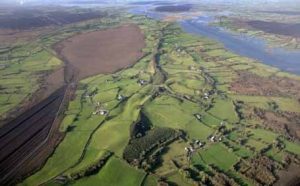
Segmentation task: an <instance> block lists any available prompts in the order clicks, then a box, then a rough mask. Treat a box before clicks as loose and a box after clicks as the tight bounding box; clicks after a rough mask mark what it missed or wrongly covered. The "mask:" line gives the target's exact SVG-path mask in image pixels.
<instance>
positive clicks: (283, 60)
mask: <svg viewBox="0 0 300 186" xmlns="http://www.w3.org/2000/svg"><path fill="white" fill-rule="evenodd" d="M150 7H151V6H147V7H145V6H144V7H143V8H141V7H139V8H134V9H131V10H130V12H131V13H134V14H139V15H141V14H142V15H147V16H148V17H151V18H154V19H162V18H163V17H164V16H165V15H166V13H163V14H162V13H158V12H155V11H151V10H149V9H150ZM213 20H214V17H213V16H203V15H202V16H200V17H194V18H192V19H188V20H182V21H179V24H180V26H181V28H182V29H183V30H184V31H185V32H188V33H192V34H196V35H201V36H205V37H208V38H211V39H214V40H216V41H218V42H221V43H223V45H224V46H225V48H226V49H228V50H230V51H232V52H234V53H236V54H239V55H241V56H246V57H249V58H252V59H256V60H257V61H260V62H262V63H264V64H267V65H270V66H273V67H276V68H278V69H280V70H282V71H286V72H290V73H292V74H297V75H300V51H299V50H298V51H291V50H288V49H285V48H270V47H269V46H268V44H267V42H266V41H265V40H264V39H262V38H257V37H253V36H251V37H250V36H247V35H244V34H235V33H232V32H228V31H226V30H224V29H222V28H220V27H218V26H212V25H211V24H210V23H211V22H212V21H213Z"/></svg>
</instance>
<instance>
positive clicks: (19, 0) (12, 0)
mask: <svg viewBox="0 0 300 186" xmlns="http://www.w3.org/2000/svg"><path fill="white" fill-rule="evenodd" d="M76 1H77V2H89V3H91V2H98V3H99V2H101V3H127V2H137V1H138V2H142V1H169V2H178V1H180V2H183V3H187V2H199V3H200V2H202V3H212V4H214V3H224V2H225V3H230V2H231V3H246V4H248V3H249V4H251V3H253V2H254V1H255V2H256V3H262V4H264V3H275V4H277V3H283V2H284V3H300V0H0V3H9V4H19V5H20V4H25V5H26V4H32V3H35V4H36V3H38V4H48V3H49V4H54V3H57V4H60V3H72V2H76Z"/></svg>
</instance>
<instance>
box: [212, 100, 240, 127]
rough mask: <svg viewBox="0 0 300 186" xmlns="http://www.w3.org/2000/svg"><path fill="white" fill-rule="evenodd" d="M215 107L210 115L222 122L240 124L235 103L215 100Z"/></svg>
mask: <svg viewBox="0 0 300 186" xmlns="http://www.w3.org/2000/svg"><path fill="white" fill-rule="evenodd" d="M214 102H215V103H214V105H213V107H212V108H211V109H210V110H209V113H211V114H212V115H214V116H216V117H218V118H219V119H221V120H226V121H228V122H230V123H236V122H238V120H239V118H238V116H237V114H236V112H235V108H234V105H233V102H232V101H231V100H227V99H216V100H214Z"/></svg>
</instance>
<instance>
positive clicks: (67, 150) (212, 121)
mask: <svg viewBox="0 0 300 186" xmlns="http://www.w3.org/2000/svg"><path fill="white" fill-rule="evenodd" d="M129 17H130V20H127V21H128V22H129V23H137V24H139V25H140V27H141V28H142V30H143V32H144V34H145V38H146V47H145V48H144V49H143V51H145V52H147V54H146V55H145V56H144V57H143V58H142V59H141V60H140V61H138V63H136V64H135V65H134V66H132V67H130V68H128V69H123V70H121V71H119V72H116V73H114V74H113V75H112V74H108V75H97V76H93V77H89V78H86V79H84V80H82V81H81V82H80V84H79V86H78V90H77V91H76V99H75V100H73V101H71V102H70V103H69V107H68V110H67V112H66V117H65V118H64V120H63V122H62V125H61V128H60V130H61V131H67V132H66V136H65V139H64V140H63V142H62V143H61V144H60V145H59V146H58V147H57V149H56V150H55V152H54V154H53V155H52V156H51V157H50V158H49V159H48V160H47V162H46V164H45V165H44V167H43V168H42V169H41V170H39V171H38V172H37V173H35V174H34V175H33V176H31V177H29V178H28V179H26V180H25V182H24V183H23V185H39V184H43V183H44V182H47V184H48V183H49V184H52V183H54V182H53V180H52V178H54V177H56V176H58V175H70V174H72V173H76V172H78V171H84V170H86V169H87V168H88V167H90V166H91V165H94V164H95V163H97V161H99V159H101V157H103V155H104V154H105V152H107V151H110V152H112V153H113V154H114V155H113V156H112V157H111V158H110V159H109V160H108V161H107V162H106V164H105V165H104V167H102V168H101V169H100V171H99V172H97V173H95V174H94V175H92V176H89V177H83V178H81V179H79V180H77V181H74V182H71V183H70V184H71V185H99V184H101V185H108V186H110V185H112V186H114V185H130V186H131V185H133V186H134V185H145V186H152V185H153V186H154V185H157V180H158V177H162V176H165V177H166V180H167V181H168V182H170V183H176V184H177V185H191V184H192V182H191V180H187V179H186V178H184V175H182V173H181V172H180V171H179V170H178V169H180V168H191V167H193V166H194V165H201V167H203V168H204V169H205V170H204V171H205V173H207V171H209V172H211V171H212V170H213V169H214V166H216V167H217V168H218V169H220V170H222V171H224V172H227V173H230V174H228V176H229V177H230V178H241V179H242V180H243V181H244V182H245V183H248V182H251V180H250V178H249V179H248V178H245V177H243V176H241V174H240V173H238V172H235V170H234V169H233V166H234V165H235V164H236V163H237V162H238V161H239V160H240V159H241V158H243V159H244V161H249V159H251V158H254V157H255V156H254V155H256V154H257V153H259V151H261V150H262V149H263V148H265V147H267V146H268V145H270V144H271V143H273V142H274V140H275V139H276V138H278V136H279V134H277V133H275V132H271V131H269V130H267V129H261V128H256V129H254V128H252V127H251V128H250V127H249V126H251V125H252V123H248V121H249V120H247V119H245V120H242V121H243V123H240V121H239V119H240V118H239V117H238V115H237V112H236V108H235V105H234V103H236V102H237V101H239V100H240V101H243V102H244V103H245V106H247V108H248V107H250V108H252V107H259V108H262V109H270V104H269V103H270V102H276V104H277V105H278V106H279V109H280V110H281V111H290V112H292V111H293V112H298V111H299V103H298V102H297V100H296V99H294V98H290V97H263V96H248V95H236V94H232V93H230V91H229V87H230V84H231V82H233V81H234V78H236V75H237V73H238V71H240V70H249V71H252V72H254V73H256V74H259V75H260V76H266V77H268V76H270V75H274V74H275V73H277V69H274V68H270V69H266V68H267V67H266V66H265V65H260V64H259V63H257V62H255V61H253V60H251V59H248V58H244V57H241V56H236V55H235V54H232V53H231V52H229V51H227V50H226V49H224V47H223V46H222V45H220V44H218V43H216V42H214V41H211V40H208V39H206V38H202V37H196V36H192V35H189V34H185V33H183V32H182V31H181V30H179V29H178V28H177V26H176V25H173V24H169V23H160V22H156V21H155V20H150V19H146V18H142V17H140V16H129ZM125 19H126V18H125ZM128 22H127V23H128ZM162 30H163V32H162ZM50 38H51V37H50ZM50 38H45V40H47V43H48V44H49V45H50V44H51V43H53V42H55V41H57V40H59V39H61V38H60V37H58V36H57V37H53V38H51V39H50ZM159 41H160V42H162V45H160V46H158V42H159ZM156 49H157V50H158V52H159V54H161V56H160V58H159V59H158V61H157V62H158V65H159V67H160V68H161V69H163V71H164V72H165V74H164V75H165V76H166V81H164V79H163V78H161V77H162V72H160V71H159V72H158V71H157V70H159V69H154V68H155V67H154V66H153V65H151V61H152V60H153V58H154V56H155V55H156V53H155V52H157V51H156ZM178 49H179V50H178ZM18 53H19V54H18V55H22V54H24V53H26V51H25V52H24V51H23V50H19V51H18ZM36 54H37V55H38V56H36V58H31V59H30V60H31V62H30V63H28V64H27V66H30V67H32V70H33V71H34V70H36V69H38V68H39V66H38V65H39V64H38V62H37V61H38V60H39V59H48V63H49V65H48V67H50V66H51V67H54V66H55V65H57V64H58V60H57V59H56V58H53V57H52V56H51V55H50V56H49V54H48V53H47V52H45V51H43V50H41V51H37V52H36ZM11 68H12V70H11V72H18V71H19V70H20V67H19V66H18V65H15V66H12V67H11ZM155 70H156V73H154V72H155ZM26 73H27V75H28V74H29V73H30V72H26ZM0 75H1V74H0ZM6 75H7V74H6ZM281 75H283V74H281ZM23 79H24V78H22V77H16V78H15V79H14V78H12V79H11V82H10V83H7V81H5V79H2V80H0V84H1V83H2V84H3V85H5V86H7V89H6V91H8V92H9V93H10V92H14V91H15V87H16V86H17V85H20V82H21V81H24V82H21V84H22V83H24V84H25V83H27V84H29V82H25V81H26V80H23ZM139 79H143V80H147V85H144V86H140V85H139V84H138V83H137V81H138V80H139ZM30 83H32V82H30ZM162 87H163V88H164V90H160V89H163V88H162ZM22 89H23V88H22ZM24 90H26V87H24ZM211 90H212V92H214V93H213V94H212V95H210V96H209V97H210V98H209V99H207V100H205V99H204V98H203V94H204V93H205V92H209V91H211ZM0 91H1V90H0ZM26 91H28V90H26ZM0 93H1V92H0ZM8 95H9V94H5V96H3V97H0V104H3V105H5V107H2V108H1V109H6V106H7V107H10V105H11V103H10V101H11V100H12V101H13V100H14V99H16V100H17V99H20V98H18V97H17V96H16V97H14V96H8ZM18 95H21V94H18ZM87 95H88V96H87ZM118 95H122V96H125V97H126V99H124V100H117V96H118ZM187 95H188V96H187ZM98 102H99V104H100V106H98V107H101V108H104V109H107V110H108V111H109V114H108V116H106V117H104V116H98V115H93V114H92V113H93V112H94V111H95V109H96V107H97V105H98ZM247 108H242V109H240V110H239V112H244V111H245V110H246V109H247ZM141 111H143V113H144V114H145V115H146V117H148V119H149V120H150V122H151V124H152V126H151V127H152V130H153V128H155V127H165V128H171V129H179V130H182V131H183V132H184V134H186V135H185V137H184V138H185V140H182V139H181V140H178V141H175V142H173V143H171V144H169V145H168V146H166V147H165V149H164V150H165V151H163V153H162V154H160V155H158V159H160V160H161V164H159V165H157V166H156V168H155V169H154V172H155V174H156V175H151V174H150V173H146V172H144V171H142V170H138V169H136V168H134V167H133V166H131V165H129V164H128V163H127V162H126V161H124V160H123V159H121V158H120V157H123V154H124V149H125V147H126V146H127V145H128V144H129V143H130V142H131V143H132V142H133V141H134V140H131V136H130V126H131V125H132V124H133V123H135V122H137V121H138V120H139V118H140V113H141ZM195 114H200V115H201V119H197V118H196V117H195ZM222 121H227V122H226V125H225V126H226V130H230V131H229V134H228V136H227V135H226V133H225V134H222V132H223V131H221V130H220V128H219V127H220V123H221V122H222ZM256 122H258V120H257V121H256ZM255 124H257V123H255ZM67 129H68V130H67ZM225 132H226V131H225ZM212 134H214V135H215V134H217V135H223V140H222V142H216V143H211V142H209V140H208V137H209V136H210V135H212ZM248 134H251V135H248ZM240 139H245V140H246V142H245V145H244V146H242V145H240V144H239V140H240ZM192 140H200V141H202V142H205V143H206V144H205V146H204V147H203V148H200V149H197V150H196V152H195V153H193V155H192V157H191V161H188V158H187V156H186V152H185V150H184V148H185V147H187V146H189V145H190V144H189V143H190V142H192ZM136 141H139V140H136ZM282 141H283V142H284V144H285V146H286V147H285V149H284V150H283V151H277V150H276V149H273V148H271V149H270V150H268V151H267V152H265V155H266V156H268V157H270V158H271V159H274V160H276V161H277V162H281V161H282V159H283V158H284V156H285V154H286V153H288V152H290V153H293V154H298V155H299V152H300V147H299V144H297V143H294V142H291V141H287V140H284V139H283V140H282ZM147 147H148V146H147ZM133 149H135V148H133ZM174 162H176V165H175V164H174ZM212 165H213V166H212ZM195 171H197V170H195ZM191 179H193V178H191ZM195 179H197V178H195ZM249 180H250V181H249Z"/></svg>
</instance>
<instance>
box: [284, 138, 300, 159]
mask: <svg viewBox="0 0 300 186" xmlns="http://www.w3.org/2000/svg"><path fill="white" fill-rule="evenodd" d="M284 144H285V150H286V151H288V152H291V153H293V154H296V155H298V156H300V145H299V144H298V143H293V142H290V141H287V140H284Z"/></svg>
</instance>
